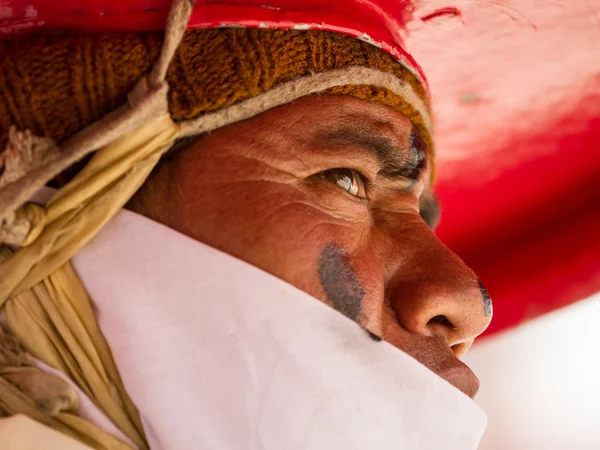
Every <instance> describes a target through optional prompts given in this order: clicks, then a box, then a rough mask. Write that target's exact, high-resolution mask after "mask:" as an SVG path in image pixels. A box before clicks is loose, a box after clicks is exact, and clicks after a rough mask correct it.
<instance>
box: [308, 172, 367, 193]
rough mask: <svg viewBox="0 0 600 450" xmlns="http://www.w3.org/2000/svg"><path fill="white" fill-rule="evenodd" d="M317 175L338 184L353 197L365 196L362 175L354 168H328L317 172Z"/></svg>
mask: <svg viewBox="0 0 600 450" xmlns="http://www.w3.org/2000/svg"><path fill="white" fill-rule="evenodd" d="M319 176H320V177H322V178H324V179H325V180H327V181H329V182H331V183H333V184H336V185H338V186H339V187H341V188H342V189H343V190H345V191H346V192H348V193H349V194H351V195H353V196H355V197H359V198H363V197H365V180H364V178H363V176H362V175H361V174H360V173H359V172H357V171H356V170H354V169H345V168H341V169H329V170H325V171H323V172H321V173H319Z"/></svg>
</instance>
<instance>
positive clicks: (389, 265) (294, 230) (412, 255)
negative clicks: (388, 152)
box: [130, 96, 491, 396]
mask: <svg viewBox="0 0 600 450" xmlns="http://www.w3.org/2000/svg"><path fill="white" fill-rule="evenodd" d="M357 128H358V129H360V130H361V132H362V133H363V135H368V136H371V137H374V138H377V139H379V140H380V141H385V142H388V143H391V145H393V146H394V147H397V150H396V154H397V155H400V159H401V161H400V162H402V161H404V162H405V163H406V166H408V169H407V170H403V169H402V167H396V169H399V170H396V173H394V174H391V173H389V171H386V169H385V163H386V161H380V160H379V159H378V158H377V157H376V156H375V154H374V152H373V151H372V149H371V146H370V144H369V145H365V144H364V143H356V142H354V141H353V140H351V139H346V138H345V137H344V136H345V135H346V132H347V131H348V130H352V129H357ZM338 132H339V133H338ZM411 133H414V132H413V126H412V124H411V123H410V122H409V121H408V120H407V119H406V118H405V117H404V116H403V115H401V114H400V113H398V112H396V111H393V110H391V109H390V108H387V107H385V106H382V105H379V104H375V103H370V102H365V101H361V100H358V99H354V98H350V97H338V96H312V97H307V98H303V99H300V100H298V101H296V102H294V103H292V104H288V105H285V106H282V107H279V108H275V109H272V110H269V111H267V112H265V113H263V114H261V115H259V116H256V117H254V118H251V119H249V120H246V121H243V122H240V123H236V124H233V125H230V126H228V127H224V128H221V129H219V130H217V131H214V132H212V133H210V134H208V135H205V136H202V137H201V138H199V139H197V140H196V141H195V142H194V143H192V144H191V145H189V146H188V147H187V148H185V149H184V150H179V151H174V152H172V154H171V155H169V156H168V157H167V158H166V159H165V161H163V162H162V163H161V164H160V165H159V166H158V167H157V169H156V170H155V171H154V173H153V174H152V176H151V178H150V179H149V180H148V182H147V183H146V184H145V185H144V187H143V188H142V189H141V191H140V192H139V193H138V194H137V195H136V197H134V199H133V200H132V202H131V204H130V208H132V209H133V210H136V211H137V212H140V213H142V214H144V215H146V216H148V217H150V218H151V219H154V220H156V221H159V222H162V223H164V224H165V225H167V226H169V227H171V228H173V229H175V230H178V231H180V232H182V233H184V234H186V235H188V236H190V237H192V238H194V239H197V240H199V241H202V242H204V243H206V244H209V245H211V246H213V247H215V248H218V249H220V250H223V251H225V252H227V253H229V254H231V255H233V256H236V257H238V258H240V259H242V260H245V261H247V262H249V263H251V264H253V265H255V266H257V267H259V268H261V269H263V270H265V271H267V272H269V273H271V274H273V275H275V276H277V277H279V278H281V279H283V280H285V281H287V282H289V283H291V284H293V285H294V286H296V287H298V288H300V289H302V290H303V291H305V292H307V293H309V294H310V295H312V296H314V297H315V298H317V299H319V300H321V301H323V302H325V303H327V304H329V305H331V306H333V307H335V308H336V309H338V310H339V311H341V312H342V313H344V314H346V315H347V316H349V317H350V318H351V319H353V320H355V321H356V322H358V323H359V324H360V325H361V326H363V327H364V328H365V329H367V330H368V331H369V332H370V333H372V334H373V335H375V336H376V337H380V338H382V339H384V340H386V341H388V342H390V343H391V344H393V345H395V346H397V347H398V348H400V349H402V350H403V351H405V352H406V353H408V354H410V355H411V356H413V357H414V358H416V359H417V360H419V361H421V362H422V363H423V364H425V365H426V366H428V367H429V368H430V369H431V370H433V371H434V372H436V373H438V374H439V375H440V376H442V377H443V378H445V379H447V380H448V381H449V382H451V383H453V384H454V385H455V386H457V387H458V388H459V389H461V390H463V391H464V392H465V393H466V394H468V395H471V396H473V395H474V394H475V392H476V391H477V389H478V382H477V379H476V378H475V377H474V375H472V373H471V372H470V371H468V370H466V367H465V366H464V365H463V364H462V363H460V362H459V361H458V359H457V357H460V356H462V355H464V354H465V352H466V351H467V350H468V348H469V347H470V346H471V343H472V342H473V339H474V338H475V337H476V336H477V335H479V334H480V333H481V332H482V331H483V330H484V329H485V328H486V327H487V325H488V324H489V321H490V316H491V310H487V309H488V308H487V306H486V305H485V302H484V296H483V295H482V290H481V289H480V285H479V283H478V279H477V277H476V276H475V274H474V273H473V272H472V271H471V270H470V269H469V268H468V267H467V266H466V265H465V264H464V263H463V262H462V261H461V260H460V259H459V258H458V257H457V256H456V255H455V254H453V253H452V252H451V251H450V250H449V249H448V248H446V247H445V246H444V245H443V244H442V243H441V242H440V241H439V240H438V239H437V238H436V236H435V235H434V233H433V231H432V230H431V229H430V228H429V227H428V226H427V224H426V223H425V222H424V220H423V218H422V217H421V215H420V211H419V203H420V200H421V203H423V201H422V200H423V199H426V197H428V196H430V195H431V194H430V187H429V179H430V177H431V166H432V162H431V161H427V159H425V160H423V161H421V164H420V167H421V169H422V170H421V171H420V172H418V170H413V169H415V167H414V166H415V157H414V154H413V153H414V152H413V153H411V151H410V150H411V148H412V147H411V145H410V144H413V143H414V142H413V141H414V136H413V137H411ZM340 136H341V137H340ZM413 147H414V145H413ZM423 153H424V152H423ZM422 156H424V154H423V155H422ZM343 168H347V169H353V170H354V171H355V172H356V173H357V174H358V173H360V174H361V175H359V176H358V175H357V178H356V179H357V180H358V181H359V180H360V177H364V179H365V180H366V181H365V183H364V184H363V183H356V184H358V185H359V192H357V193H356V194H357V195H353V193H351V192H348V190H347V189H345V188H346V187H347V184H348V183H347V182H348V177H346V178H344V174H347V173H349V171H342V172H339V171H334V172H331V170H332V169H343ZM328 171H329V172H328ZM417 172H418V173H417ZM340 173H341V175H340ZM415 173H416V175H417V176H414V175H415ZM411 176H413V177H414V179H410V178H411ZM340 178H342V179H341V181H342V183H341V185H340V183H338V181H340ZM344 183H346V184H344Z"/></svg>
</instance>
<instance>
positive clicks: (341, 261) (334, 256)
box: [319, 244, 365, 320]
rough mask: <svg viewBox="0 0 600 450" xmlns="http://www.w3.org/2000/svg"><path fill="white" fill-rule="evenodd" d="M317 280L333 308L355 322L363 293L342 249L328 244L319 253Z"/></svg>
mask: <svg viewBox="0 0 600 450" xmlns="http://www.w3.org/2000/svg"><path fill="white" fill-rule="evenodd" d="M319 279H320V280H321V285H322V286H323V289H324V290H325V294H326V295H327V299H328V300H329V301H330V302H331V304H332V305H333V307H334V308H335V309H337V310H338V311H339V312H341V313H342V314H344V315H345V316H347V317H349V318H350V319H352V320H357V319H358V317H359V315H360V311H361V308H362V301H363V298H364V296H365V293H364V291H363V290H362V287H361V285H360V282H359V281H358V278H357V277H356V274H355V273H354V269H353V268H352V264H351V263H350V260H349V259H348V256H347V252H346V251H345V250H344V249H343V248H340V247H337V246H335V245H332V244H329V245H327V246H326V247H325V248H324V249H323V250H322V251H321V256H320V258H319Z"/></svg>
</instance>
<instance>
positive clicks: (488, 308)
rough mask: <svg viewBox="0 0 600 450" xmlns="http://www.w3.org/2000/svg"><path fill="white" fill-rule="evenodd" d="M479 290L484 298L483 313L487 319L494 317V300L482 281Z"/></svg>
mask: <svg viewBox="0 0 600 450" xmlns="http://www.w3.org/2000/svg"><path fill="white" fill-rule="evenodd" d="M479 290H480V291H481V296H482V297H483V313H484V314H485V317H490V316H491V315H492V298H491V297H490V294H489V292H488V291H487V289H486V288H485V286H484V285H483V283H482V282H481V280H479Z"/></svg>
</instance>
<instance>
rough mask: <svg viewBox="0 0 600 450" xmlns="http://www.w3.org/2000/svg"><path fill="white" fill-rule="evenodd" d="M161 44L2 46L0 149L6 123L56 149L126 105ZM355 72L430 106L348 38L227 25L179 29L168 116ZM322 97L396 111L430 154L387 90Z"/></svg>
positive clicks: (78, 39) (97, 40)
mask: <svg viewBox="0 0 600 450" xmlns="http://www.w3.org/2000/svg"><path fill="white" fill-rule="evenodd" d="M161 44H162V33H103V34H80V33H78V34H75V33H66V34H65V33H63V34H55V35H39V36H29V37H27V38H24V39H21V40H16V41H8V42H3V43H0V148H3V147H4V144H5V142H6V136H7V133H8V129H9V127H10V126H11V125H16V126H17V127H18V128H19V129H30V130H31V131H32V132H33V133H34V134H36V135H40V136H48V137H52V138H53V139H55V140H56V141H57V142H59V143H60V142H62V141H64V140H65V139H67V138H68V137H70V136H72V135H73V134H74V133H76V132H77V131H79V130H80V129H82V128H83V127H85V126H86V125H89V124H91V123H93V122H94V121H96V120H98V119H99V118H100V117H102V116H103V115H104V114H106V113H108V112H109V111H111V110H112V109H114V108H115V107H117V106H118V105H120V104H122V103H124V102H125V101H126V95H127V93H128V91H129V90H130V89H131V88H132V87H133V86H134V84H135V83H136V81H137V80H138V79H139V78H140V77H141V76H142V75H143V74H144V73H145V72H147V71H148V70H149V69H150V68H151V67H152V64H153V63H154V61H155V60H156V59H157V57H158V54H159V51H160V46H161ZM356 65H360V66H366V67H371V68H376V69H379V70H382V71H386V72H391V73H394V74H395V75H396V76H398V77H400V78H402V79H404V80H406V82H408V83H410V84H411V85H412V87H413V89H414V90H415V92H416V93H417V94H418V95H419V96H421V98H423V99H425V101H426V102H427V99H426V96H425V93H424V90H423V87H422V86H421V85H420V84H419V82H418V81H417V79H416V77H415V76H414V75H412V74H411V73H410V71H409V70H408V69H406V68H405V67H403V66H402V65H400V64H399V63H398V62H397V61H395V60H394V58H393V57H391V56H390V55H388V54H387V53H385V52H383V51H382V50H380V49H378V48H376V47H374V46H372V45H370V44H367V43H365V42H362V41H360V40H358V39H355V38H352V37H350V36H345V35H341V34H337V33H330V32H324V31H292V30H264V29H239V28H225V29H207V30H205V29H198V30H189V31H188V32H186V34H185V36H184V39H183V41H182V43H181V45H180V47H179V49H178V51H177V54H176V55H175V58H174V60H173V62H172V64H171V66H170V68H169V72H168V75H167V79H168V82H169V85H170V93H169V108H170V111H171V114H172V116H173V118H174V119H176V120H184V119H191V118H195V117H198V116H199V115H201V114H204V113H207V112H211V111H215V110H218V109H220V108H223V107H224V106H229V105H232V104H234V103H236V102H239V101H242V100H245V99H248V98H251V97H254V96H256V95H258V94H260V93H262V92H265V91H267V90H269V89H271V88H272V87H273V86H275V85H277V84H280V83H283V82H286V81H289V80H292V79H294V78H296V77H298V76H302V75H308V74H310V73H318V72H323V71H327V70H331V69H339V68H344V67H349V66H356ZM324 93H325V94H343V95H351V96H354V97H358V98H361V99H364V100H369V101H376V102H379V103H382V104H385V105H387V106H390V107H392V108H394V109H396V110H398V111H400V112H402V113H403V114H405V115H406V116H407V117H408V118H409V119H410V120H411V121H412V122H413V123H414V124H415V126H416V127H417V128H418V129H419V130H420V131H421V135H422V136H423V138H424V140H425V141H426V143H427V144H428V145H429V146H430V148H432V147H431V144H432V142H431V136H429V135H428V134H427V132H426V131H425V129H424V127H423V121H422V119H421V117H420V115H419V114H418V113H417V112H416V111H415V110H414V109H413V108H412V107H410V106H409V105H408V104H406V102H405V101H404V100H403V99H402V98H401V97H399V96H397V95H395V94H393V93H392V92H390V91H389V90H387V89H383V88H378V87H374V86H364V85H358V86H341V87H336V88H332V89H329V90H327V91H325V92H324Z"/></svg>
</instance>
